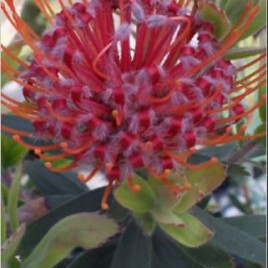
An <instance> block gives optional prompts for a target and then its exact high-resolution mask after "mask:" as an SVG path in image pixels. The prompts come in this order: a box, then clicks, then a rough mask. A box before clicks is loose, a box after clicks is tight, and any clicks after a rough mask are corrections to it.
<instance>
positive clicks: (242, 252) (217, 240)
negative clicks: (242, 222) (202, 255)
mask: <svg viewBox="0 0 268 268" xmlns="http://www.w3.org/2000/svg"><path fill="white" fill-rule="evenodd" d="M193 213H194V215H196V216H197V217H198V218H199V219H200V220H202V222H204V224H206V225H207V226H208V227H209V228H210V229H211V230H213V231H214V232H215V235H214V237H213V239H212V241H211V242H212V243H213V244H215V245H217V246H218V247H220V248H222V249H223V250H226V251H227V252H230V253H231V254H234V255H236V256H238V257H240V258H242V259H245V260H248V261H251V262H254V263H258V264H263V265H264V264H265V262H266V250H265V244H264V243H262V242H260V241H259V240H258V239H256V238H254V237H252V236H250V235H248V234H247V233H245V232H243V231H241V230H239V229H237V228H235V227H233V226H231V225H230V224H227V223H226V222H224V221H223V220H220V219H217V218H215V217H213V216H211V215H210V214H208V213H207V212H205V211H203V210H202V209H200V208H198V207H194V208H193Z"/></svg>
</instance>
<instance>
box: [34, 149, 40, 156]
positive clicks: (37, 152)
mask: <svg viewBox="0 0 268 268" xmlns="http://www.w3.org/2000/svg"><path fill="white" fill-rule="evenodd" d="M34 153H35V154H36V155H41V154H42V151H41V150H40V149H34Z"/></svg>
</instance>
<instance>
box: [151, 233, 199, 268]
mask: <svg viewBox="0 0 268 268" xmlns="http://www.w3.org/2000/svg"><path fill="white" fill-rule="evenodd" d="M152 247H153V259H152V268H163V267H166V268H178V267H179V268H200V267H202V266H201V265H199V264H198V263H195V262H194V261H192V260H191V259H190V258H189V257H188V256H187V255H185V254H184V253H183V252H182V250H181V249H180V248H179V247H178V244H177V243H176V242H175V241H174V240H172V239H170V237H168V236H167V235H166V234H165V233H164V232H163V231H162V230H161V229H157V231H156V232H155V233H154V235H153V237H152Z"/></svg>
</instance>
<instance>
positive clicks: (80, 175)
mask: <svg viewBox="0 0 268 268" xmlns="http://www.w3.org/2000/svg"><path fill="white" fill-rule="evenodd" d="M77 177H78V179H79V180H80V181H83V180H84V179H85V176H84V174H82V173H78V174H77Z"/></svg>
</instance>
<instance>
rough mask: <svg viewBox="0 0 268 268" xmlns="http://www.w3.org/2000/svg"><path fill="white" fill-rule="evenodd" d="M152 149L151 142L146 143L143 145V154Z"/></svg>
mask: <svg viewBox="0 0 268 268" xmlns="http://www.w3.org/2000/svg"><path fill="white" fill-rule="evenodd" d="M152 148H153V144H152V142H151V141H147V142H146V143H145V144H144V147H143V150H144V152H149V151H151V150H152Z"/></svg>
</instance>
